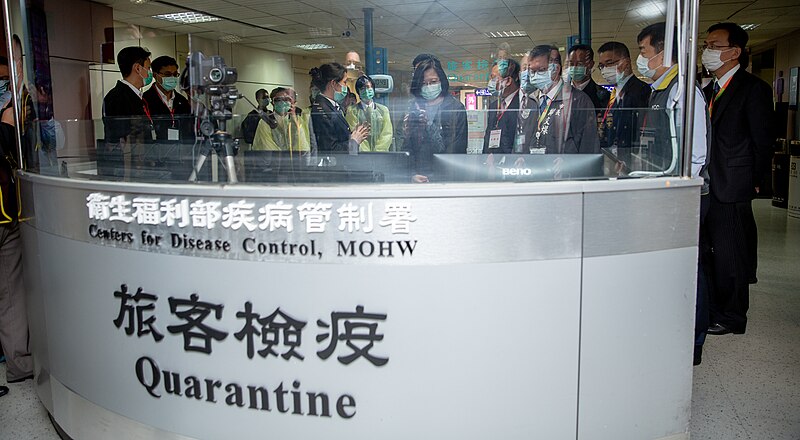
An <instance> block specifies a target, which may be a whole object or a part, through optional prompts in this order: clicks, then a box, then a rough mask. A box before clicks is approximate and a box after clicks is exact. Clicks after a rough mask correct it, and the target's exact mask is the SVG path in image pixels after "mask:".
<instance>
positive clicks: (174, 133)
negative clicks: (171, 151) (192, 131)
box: [167, 128, 181, 141]
mask: <svg viewBox="0 0 800 440" xmlns="http://www.w3.org/2000/svg"><path fill="white" fill-rule="evenodd" d="M180 133H181V132H180V131H179V130H178V129H177V128H168V129H167V140H170V141H179V140H181V134H180Z"/></svg>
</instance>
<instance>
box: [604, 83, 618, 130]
mask: <svg viewBox="0 0 800 440" xmlns="http://www.w3.org/2000/svg"><path fill="white" fill-rule="evenodd" d="M616 100H617V89H616V88H614V91H613V92H612V93H611V98H610V99H609V100H608V105H607V106H606V112H605V113H603V120H602V121H600V123H601V124H602V123H604V122H606V119H607V118H608V114H609V113H610V112H611V107H613V106H614V101H616Z"/></svg>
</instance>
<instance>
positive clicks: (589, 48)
mask: <svg viewBox="0 0 800 440" xmlns="http://www.w3.org/2000/svg"><path fill="white" fill-rule="evenodd" d="M576 50H584V51H586V53H588V54H589V59H590V60H593V59H594V50H592V46H589V45H588V44H576V45H574V46H572V47H570V48H569V52H567V53H569V54H572V52H575V51H576Z"/></svg>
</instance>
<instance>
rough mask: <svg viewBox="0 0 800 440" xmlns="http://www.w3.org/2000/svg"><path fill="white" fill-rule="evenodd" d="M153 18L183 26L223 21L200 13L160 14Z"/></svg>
mask: <svg viewBox="0 0 800 440" xmlns="http://www.w3.org/2000/svg"><path fill="white" fill-rule="evenodd" d="M153 18H158V19H159V20H167V21H171V22H173V23H182V24H194V23H208V22H211V21H220V20H221V19H220V18H218V17H212V16H210V15H208V14H201V13H199V12H176V13H174V14H160V15H154V16H153Z"/></svg>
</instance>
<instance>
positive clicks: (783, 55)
mask: <svg viewBox="0 0 800 440" xmlns="http://www.w3.org/2000/svg"><path fill="white" fill-rule="evenodd" d="M798 39H800V30H798V31H796V32H793V33H791V34H788V35H784V36H783V37H781V38H777V39H775V40H771V41H768V42H766V43H764V44H760V45H758V46H754V47H753V48H751V53H758V52H761V51H764V50H768V49H770V48H774V49H775V72H776V73H777V72H780V71H783V77H784V81H785V84H784V92H783V101H784V102H787V101H788V100H789V97H788V95H789V69H790V68H792V67H798V66H800V45H797V43H796V42H797V40H798ZM789 118H790V120H789V124H788V127H787V133H786V137H787V138H788V139H798V138H800V132H798V129H800V117H798V113H797V112H796V111H791V110H790V111H789Z"/></svg>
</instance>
